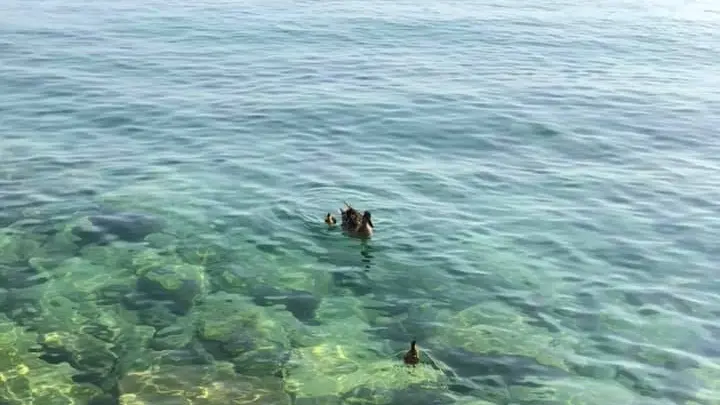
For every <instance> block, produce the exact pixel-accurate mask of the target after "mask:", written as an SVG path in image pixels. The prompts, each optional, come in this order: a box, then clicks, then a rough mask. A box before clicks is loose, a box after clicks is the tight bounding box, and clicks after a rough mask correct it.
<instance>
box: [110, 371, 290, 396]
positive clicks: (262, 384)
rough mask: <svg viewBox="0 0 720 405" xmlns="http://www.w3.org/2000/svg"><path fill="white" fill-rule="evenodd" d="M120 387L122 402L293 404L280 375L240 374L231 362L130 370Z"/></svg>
mask: <svg viewBox="0 0 720 405" xmlns="http://www.w3.org/2000/svg"><path fill="white" fill-rule="evenodd" d="M119 391H120V404H121V405H153V404H176V403H177V404H188V405H228V404H244V403H254V404H273V405H286V404H287V405H289V404H290V399H289V398H288V396H287V395H286V394H285V393H284V392H283V391H282V381H281V380H280V379H279V378H274V377H265V378H258V377H252V376H246V375H238V374H237V373H236V372H235V370H234V367H233V365H232V364H231V363H228V362H216V363H214V364H209V365H192V366H177V365H170V364H159V365H153V366H151V367H149V368H148V369H145V370H137V371H132V372H129V373H127V375H125V376H124V377H123V379H122V380H121V381H120V384H119Z"/></svg>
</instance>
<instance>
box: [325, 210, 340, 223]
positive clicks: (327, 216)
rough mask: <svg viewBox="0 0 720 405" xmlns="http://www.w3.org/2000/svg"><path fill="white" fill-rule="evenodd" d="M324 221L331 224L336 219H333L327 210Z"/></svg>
mask: <svg viewBox="0 0 720 405" xmlns="http://www.w3.org/2000/svg"><path fill="white" fill-rule="evenodd" d="M325 223H326V224H328V225H330V226H333V225H335V224H336V223H337V221H336V220H335V217H334V216H333V215H332V214H331V213H329V212H328V213H327V215H326V216H325Z"/></svg>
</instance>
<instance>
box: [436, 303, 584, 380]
mask: <svg viewBox="0 0 720 405" xmlns="http://www.w3.org/2000/svg"><path fill="white" fill-rule="evenodd" d="M432 340H433V341H437V343H438V344H439V345H441V346H443V345H445V346H450V347H462V348H463V349H465V350H467V351H470V352H474V353H478V354H493V355H515V356H524V357H529V358H533V359H535V360H536V361H537V362H538V363H540V364H542V365H545V366H550V367H556V368H558V369H561V370H565V371H569V367H568V364H567V361H566V355H567V353H571V352H572V347H573V346H574V345H575V344H576V341H575V340H574V339H572V338H571V337H569V336H567V335H553V334H551V333H550V332H549V331H547V330H546V329H543V328H539V327H536V326H533V325H531V324H530V323H529V322H528V320H527V319H526V318H525V317H523V316H522V315H520V314H519V313H518V312H517V311H515V310H514V309H512V308H511V307H508V306H507V305H505V304H502V303H498V302H484V303H482V304H478V305H474V306H471V307H469V308H466V309H464V310H462V311H460V312H459V313H457V314H456V315H454V316H451V317H450V318H449V319H448V320H447V325H446V326H445V330H444V331H442V332H441V333H439V334H438V336H437V337H435V338H432Z"/></svg>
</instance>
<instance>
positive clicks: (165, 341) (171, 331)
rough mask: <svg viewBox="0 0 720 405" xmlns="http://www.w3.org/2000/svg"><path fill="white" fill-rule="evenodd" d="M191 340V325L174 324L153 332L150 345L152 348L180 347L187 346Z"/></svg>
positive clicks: (168, 348)
mask: <svg viewBox="0 0 720 405" xmlns="http://www.w3.org/2000/svg"><path fill="white" fill-rule="evenodd" d="M192 340H193V330H192V326H191V325H182V324H175V325H170V326H167V327H165V328H162V329H160V330H158V331H157V332H155V335H153V339H152V341H151V342H150V347H151V348H152V349H154V350H171V349H182V348H184V347H187V346H188V345H189V344H190V342H192Z"/></svg>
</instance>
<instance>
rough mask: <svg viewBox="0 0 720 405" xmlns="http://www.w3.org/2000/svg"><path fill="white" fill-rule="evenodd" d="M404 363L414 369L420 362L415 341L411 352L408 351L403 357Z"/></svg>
mask: <svg viewBox="0 0 720 405" xmlns="http://www.w3.org/2000/svg"><path fill="white" fill-rule="evenodd" d="M403 362H404V363H405V364H407V365H408V366H413V367H415V365H416V364H418V363H419V362H420V353H419V352H418V350H417V348H416V347H415V341H414V340H413V341H412V342H411V343H410V350H408V351H407V353H405V356H403Z"/></svg>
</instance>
